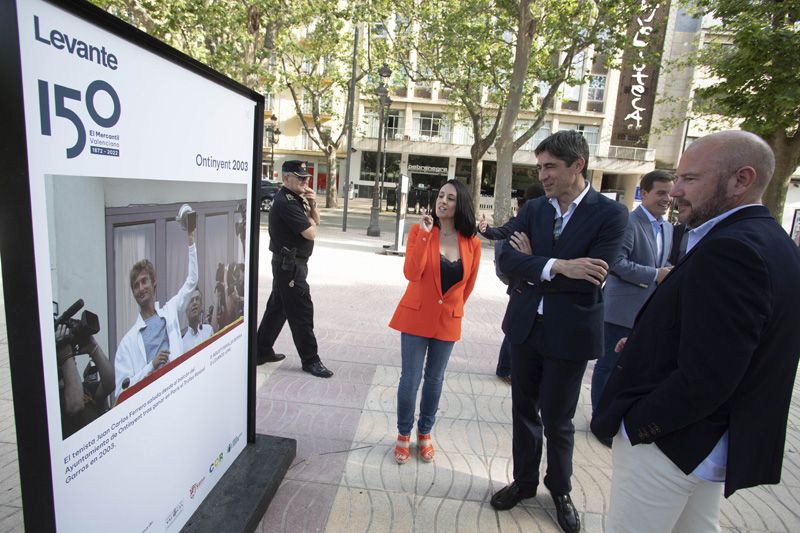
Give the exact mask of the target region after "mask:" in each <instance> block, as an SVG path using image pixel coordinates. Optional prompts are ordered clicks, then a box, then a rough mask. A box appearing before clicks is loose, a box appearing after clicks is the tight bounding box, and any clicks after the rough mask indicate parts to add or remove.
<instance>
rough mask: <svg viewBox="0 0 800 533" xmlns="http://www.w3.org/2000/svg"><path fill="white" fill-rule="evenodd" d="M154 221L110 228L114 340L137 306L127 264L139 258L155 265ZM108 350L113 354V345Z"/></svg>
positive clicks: (132, 318) (126, 327)
mask: <svg viewBox="0 0 800 533" xmlns="http://www.w3.org/2000/svg"><path fill="white" fill-rule="evenodd" d="M155 248H156V226H155V223H152V222H151V223H147V224H136V225H132V226H116V227H115V228H114V294H115V296H116V310H115V311H116V324H115V329H116V339H117V340H116V342H117V344H119V341H121V340H122V337H123V336H124V335H125V333H127V331H128V330H129V329H130V328H131V326H133V324H134V322H135V321H136V317H137V315H138V314H139V306H138V305H137V304H136V300H134V298H133V293H132V292H131V284H130V272H131V267H132V266H133V265H134V264H135V263H136V262H137V261H140V260H142V259H149V260H150V261H151V262H152V263H153V264H154V265H155V259H156V254H155ZM111 351H112V352H113V353H116V351H117V347H116V346H112V347H111Z"/></svg>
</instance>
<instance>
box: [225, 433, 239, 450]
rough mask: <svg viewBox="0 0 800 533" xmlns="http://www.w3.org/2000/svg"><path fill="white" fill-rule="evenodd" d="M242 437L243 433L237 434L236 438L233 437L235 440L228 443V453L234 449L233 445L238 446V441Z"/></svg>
mask: <svg viewBox="0 0 800 533" xmlns="http://www.w3.org/2000/svg"><path fill="white" fill-rule="evenodd" d="M241 437H242V434H241V433H239V434H238V435H236V438H234V439H233V440H232V441H231V442H230V444H228V453H231V450H232V449H233V447H234V446H236V443H237V442H239V439H240V438H241Z"/></svg>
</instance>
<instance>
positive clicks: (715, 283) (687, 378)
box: [591, 206, 800, 497]
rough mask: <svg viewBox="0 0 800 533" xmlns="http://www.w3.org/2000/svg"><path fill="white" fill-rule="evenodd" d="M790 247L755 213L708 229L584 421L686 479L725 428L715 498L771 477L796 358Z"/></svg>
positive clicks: (641, 321) (799, 260) (794, 265)
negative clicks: (658, 456)
mask: <svg viewBox="0 0 800 533" xmlns="http://www.w3.org/2000/svg"><path fill="white" fill-rule="evenodd" d="M798 302H800V251H798V248H797V246H796V245H795V244H794V243H793V242H792V241H791V239H790V238H789V237H788V235H786V232H785V231H784V230H783V229H782V228H781V227H780V226H779V225H778V224H777V223H776V222H775V219H774V218H773V217H772V215H771V214H770V212H769V211H768V210H767V208H766V207H763V206H754V207H747V208H744V209H742V210H740V211H737V212H736V213H733V214H732V215H730V216H729V217H728V218H726V219H724V220H722V221H721V222H720V223H719V224H717V225H716V226H715V227H714V228H713V229H712V230H711V231H710V232H709V233H708V234H707V235H706V236H705V237H704V238H703V239H702V240H701V241H700V242H699V243H697V245H696V246H695V247H694V248H692V250H691V251H690V252H689V253H688V254H686V255H685V256H684V257H683V258H682V259H681V260H680V261H679V262H678V264H677V265H676V266H675V268H674V269H673V270H672V272H671V273H670V274H669V275H668V276H667V277H666V278H665V279H664V281H663V282H662V283H661V284H660V285H659V286H658V288H657V289H656V291H655V293H653V296H652V297H651V298H650V300H648V302H647V303H646V304H645V306H644V307H643V308H642V310H641V312H640V313H639V316H638V317H637V319H636V323H635V324H634V327H633V332H632V333H631V335H630V336H629V337H628V341H627V344H626V345H625V348H624V349H623V351H622V354H621V355H620V359H619V363H618V365H617V367H616V368H615V370H614V372H613V373H612V375H611V377H610V378H609V380H608V385H606V388H605V391H604V393H603V396H602V398H601V400H600V403H599V404H598V406H597V409H596V410H595V413H594V416H593V418H592V425H591V427H592V431H593V432H594V433H595V434H596V435H597V436H599V437H611V436H613V435H614V434H616V433H617V431H618V430H619V427H620V423H621V422H622V420H623V419H624V421H625V429H626V431H627V434H628V436H629V437H630V440H631V443H632V444H634V445H636V444H639V443H642V442H644V443H651V442H654V443H655V444H656V445H657V446H658V447H659V448H660V449H661V451H662V452H664V454H665V455H666V456H667V457H669V459H670V460H671V461H672V462H673V463H675V465H676V466H678V468H680V469H681V470H682V471H683V472H684V473H686V474H687V475H688V474H689V473H691V472H692V471H694V469H695V468H696V467H697V466H698V465H699V464H700V462H701V461H702V460H703V459H704V458H705V457H707V456H708V454H709V453H710V452H711V450H712V449H713V447H714V446H715V445H716V443H717V441H719V439H720V437H721V436H722V435H723V433H724V432H725V430H728V432H729V433H728V438H729V440H728V465H727V474H726V482H725V496H726V497H727V496H730V495H731V494H733V493H734V491H736V490H738V489H740V488H745V487H752V486H755V485H761V484H764V483H777V482H778V481H780V473H781V462H782V460H783V447H784V441H785V437H786V420H787V417H788V413H789V404H790V402H791V396H792V387H793V384H794V379H795V372H796V370H797V363H798V357H800V327H798V324H800V307H798Z"/></svg>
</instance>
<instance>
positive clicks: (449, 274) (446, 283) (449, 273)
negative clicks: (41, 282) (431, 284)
mask: <svg viewBox="0 0 800 533" xmlns="http://www.w3.org/2000/svg"><path fill="white" fill-rule="evenodd" d="M440 257H441V260H440V261H439V270H440V271H441V273H442V294H444V293H446V292H447V291H449V290H450V287H452V286H453V285H455V284H456V283H458V282H459V281H461V280H462V278H463V277H464V265H463V264H461V258H458V259H456V260H455V261H450V260H449V259H447V258H446V257H445V256H443V255H441V256H440Z"/></svg>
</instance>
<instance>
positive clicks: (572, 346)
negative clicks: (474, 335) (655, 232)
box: [498, 187, 628, 361]
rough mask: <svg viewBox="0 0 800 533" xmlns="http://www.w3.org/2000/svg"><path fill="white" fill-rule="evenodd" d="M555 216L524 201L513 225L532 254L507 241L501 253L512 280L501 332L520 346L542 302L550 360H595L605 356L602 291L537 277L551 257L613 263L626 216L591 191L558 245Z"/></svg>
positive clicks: (545, 205) (543, 202)
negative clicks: (530, 247)
mask: <svg viewBox="0 0 800 533" xmlns="http://www.w3.org/2000/svg"><path fill="white" fill-rule="evenodd" d="M555 214H556V211H555V208H554V207H553V206H552V205H550V203H549V202H548V201H547V198H545V197H543V196H542V197H539V198H536V199H533V200H529V201H528V202H526V203H525V205H524V206H523V207H522V209H521V210H520V212H519V214H518V215H517V217H516V218H514V219H513V221H512V229H513V230H514V231H523V232H525V233H527V235H528V238H529V239H530V241H531V246H532V248H533V255H527V254H524V253H522V252H519V251H517V250H515V249H514V248H513V247H512V246H511V245H510V244H509V243H508V241H506V242H504V243H503V247H502V249H501V250H500V255H499V257H498V262H499V265H500V270H501V271H502V272H503V273H504V274H506V275H507V276H508V277H509V278H511V279H512V282H511V284H510V285H509V291H508V292H509V295H510V296H511V298H510V299H509V302H508V307H507V308H506V315H505V318H504V319H503V331H504V332H505V334H506V336H507V337H508V338H509V340H510V341H511V342H512V343H514V344H521V343H522V342H524V341H525V339H527V338H528V335H529V334H530V331H531V328H532V327H533V323H534V319H535V317H536V310H537V308H538V306H539V301H540V300H542V299H543V300H544V308H543V312H544V324H543V327H544V331H545V337H544V338H545V349H546V350H547V352H548V355H549V356H551V357H556V358H559V359H569V360H574V361H586V360H589V359H596V358H597V357H599V356H600V355H602V353H603V295H602V292H601V290H600V287H599V286H597V285H594V284H592V283H590V282H588V281H583V280H576V279H570V278H567V277H566V276H563V275H557V276H555V277H554V278H553V279H552V280H551V281H542V280H541V274H542V270H543V269H544V267H545V264H546V263H547V261H548V260H549V259H551V258H556V259H576V258H579V257H592V258H595V259H602V260H603V261H605V262H606V263H608V264H611V262H612V261H613V259H614V258H615V257H616V256H617V254H618V253H619V250H620V247H621V246H622V237H623V234H624V232H625V224H626V222H627V219H628V211H627V209H625V206H623V205H622V204H620V203H618V202H615V201H614V200H611V199H609V198H606V197H605V196H603V195H601V194H600V193H598V192H597V191H595V190H594V189H592V188H591V187H590V188H589V190H588V191H587V193H586V196H584V198H583V200H582V201H581V203H580V204H578V207H577V208H576V209H575V212H574V213H573V214H572V216H571V217H570V219H569V222H568V223H567V225H566V226H565V227H564V230H563V232H562V233H561V236H560V238H559V239H558V242H557V243H554V241H553V226H554V224H555Z"/></svg>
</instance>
